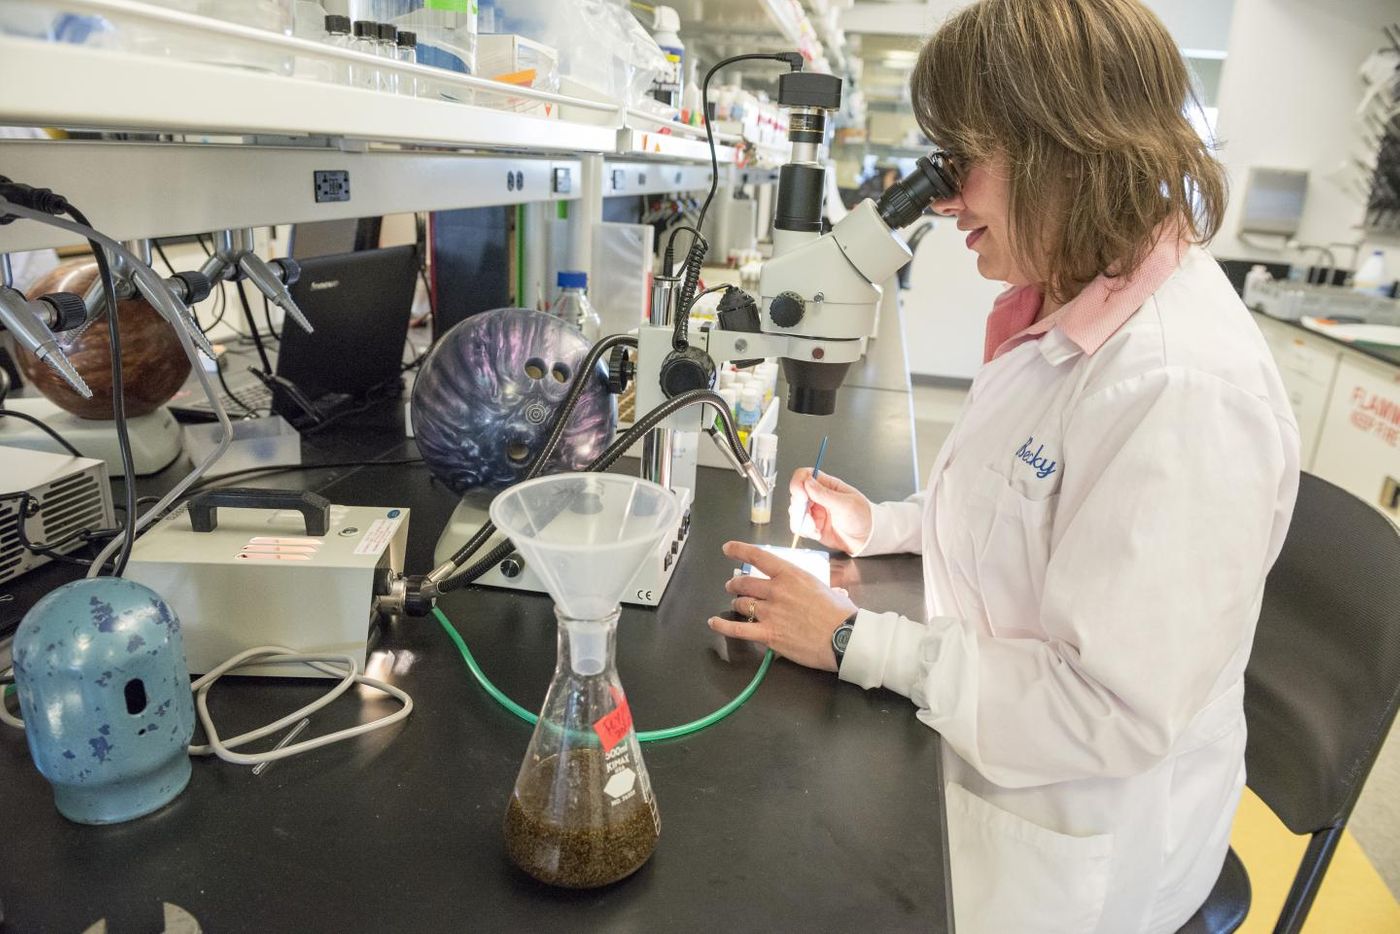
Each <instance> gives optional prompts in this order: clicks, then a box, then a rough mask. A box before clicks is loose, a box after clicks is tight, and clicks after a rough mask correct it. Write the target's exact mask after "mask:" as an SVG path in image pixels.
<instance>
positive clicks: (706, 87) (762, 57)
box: [677, 52, 803, 349]
mask: <svg viewBox="0 0 1400 934" xmlns="http://www.w3.org/2000/svg"><path fill="white" fill-rule="evenodd" d="M746 61H769V62H783V63H784V64H786V65H787V66H788V68H790V69H791V70H793V71H801V70H802V64H803V59H802V54H801V53H800V52H770V53H764V52H750V53H748V54H745V55H731V56H730V57H729V58H722V59H720V60H719V61H718V62H715V63H714V64H713V65H711V66H710V70H709V71H707V72H705V80H704V81H703V82H702V83H701V86H700V107H701V109H702V110H703V111H704V114H705V140H706V141H707V142H708V143H709V144H710V193H709V194H707V195H706V196H705V203H704V204H703V205H701V206H700V217H699V219H698V220H696V222H695V227H696V229H698V230H703V229H704V227H705V215H706V214H708V213H709V212H710V202H712V201H714V200H715V193H716V192H718V191H719V157H718V156H717V155H716V154H715V128H714V120H712V119H711V117H710V79H711V78H713V77H714V75H715V72H717V71H719V70H720V69H721V68H725V67H727V66H729V65H732V64H734V63H735V62H746ZM701 259H702V260H703V259H704V254H701ZM696 280H697V281H698V280H699V273H698V272H697V273H696ZM684 289H685V285H684V283H683V284H682V292H681V299H682V301H681V303H680V304H679V305H678V306H677V316H678V317H679V310H680V309H683V308H689V307H690V301H691V297H692V296H691V295H690V294H687V293H686V292H685V291H684ZM690 292H691V293H693V292H694V286H691V289H690ZM677 349H680V348H677Z"/></svg>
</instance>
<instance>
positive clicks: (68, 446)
mask: <svg viewBox="0 0 1400 934" xmlns="http://www.w3.org/2000/svg"><path fill="white" fill-rule="evenodd" d="M0 418H17V419H19V420H20V421H22V422H28V423H29V424H31V425H33V426H34V427H35V428H38V429H39V430H40V431H42V432H44V434H46V435H48V436H49V437H50V438H52V439H54V441H57V442H58V444H59V446H60V447H62V448H63V449H64V450H65V451H67V452H68V453H69V454H72V455H73V456H74V457H82V456H83V452H82V451H79V450H78V449H77V448H75V447H74V446H73V443H72V442H71V441H69V440H68V439H67V438H65V437H63V435H61V434H59V433H58V432H57V431H54V429H53V428H51V427H49V426H48V425H46V424H44V423H43V422H42V421H40V420H39V419H37V418H35V417H34V416H33V415H30V414H29V413H28V412H16V411H15V410H14V409H5V408H0Z"/></svg>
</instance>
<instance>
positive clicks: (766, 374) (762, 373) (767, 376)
mask: <svg viewBox="0 0 1400 934" xmlns="http://www.w3.org/2000/svg"><path fill="white" fill-rule="evenodd" d="M754 373H756V374H757V375H758V378H759V381H760V382H761V384H762V386H763V406H764V408H767V407H768V403H770V402H772V401H773V397H774V396H775V395H777V393H778V365H777V364H776V363H766V362H765V363H760V364H759V365H758V366H756V367H754Z"/></svg>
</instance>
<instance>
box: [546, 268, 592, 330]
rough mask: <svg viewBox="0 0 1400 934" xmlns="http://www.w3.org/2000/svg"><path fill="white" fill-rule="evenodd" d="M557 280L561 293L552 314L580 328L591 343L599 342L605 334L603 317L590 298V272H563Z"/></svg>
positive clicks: (557, 297)
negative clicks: (599, 314)
mask: <svg viewBox="0 0 1400 934" xmlns="http://www.w3.org/2000/svg"><path fill="white" fill-rule="evenodd" d="M557 282H558V285H559V294H558V295H556V296H555V298H554V305H553V307H551V308H550V310H549V311H550V314H552V315H554V316H555V317H556V318H562V319H563V320H564V321H567V322H568V323H569V324H572V325H573V326H574V327H576V328H578V329H579V331H581V332H582V333H583V336H584V337H585V338H587V339H588V343H589V344H594V343H597V341H598V338H600V337H602V336H603V319H602V318H600V317H598V312H597V311H596V310H595V309H594V307H593V303H592V302H590V301H589V300H588V291H587V290H588V273H586V272H576V271H565V272H561V273H559V276H558V278H557Z"/></svg>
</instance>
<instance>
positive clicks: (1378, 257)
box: [1351, 250, 1390, 298]
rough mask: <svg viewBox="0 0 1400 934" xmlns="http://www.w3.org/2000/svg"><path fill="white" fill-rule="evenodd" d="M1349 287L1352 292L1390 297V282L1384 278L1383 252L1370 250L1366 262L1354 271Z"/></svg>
mask: <svg viewBox="0 0 1400 934" xmlns="http://www.w3.org/2000/svg"><path fill="white" fill-rule="evenodd" d="M1351 287H1352V289H1353V290H1354V291H1357V292H1362V293H1364V294H1366V295H1376V296H1379V297H1381V298H1389V297H1390V280H1389V279H1387V278H1386V276H1385V251H1384V250H1372V251H1371V255H1370V256H1368V257H1366V262H1364V263H1362V264H1361V268H1360V269H1358V270H1356V276H1355V277H1354V278H1353V279H1352V283H1351Z"/></svg>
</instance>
